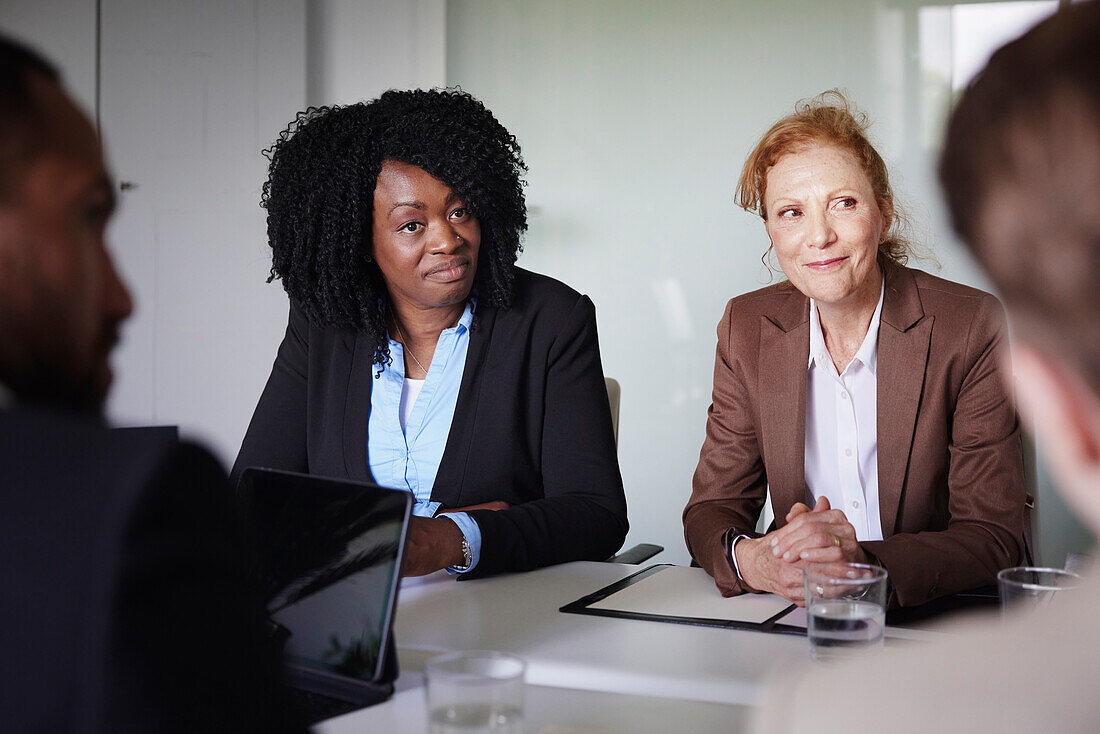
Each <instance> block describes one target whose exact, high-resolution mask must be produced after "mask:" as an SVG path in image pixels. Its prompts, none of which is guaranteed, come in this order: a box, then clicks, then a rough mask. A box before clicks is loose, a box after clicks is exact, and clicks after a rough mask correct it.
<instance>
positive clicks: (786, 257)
mask: <svg viewBox="0 0 1100 734" xmlns="http://www.w3.org/2000/svg"><path fill="white" fill-rule="evenodd" d="M764 206H765V211H766V212H767V222H766V225H765V226H766V228H767V231H768V236H769V237H770V238H771V241H772V246H773V247H774V248H775V254H776V257H777V258H778V259H779V266H780V268H782V269H783V273H784V275H786V276H787V278H788V279H789V280H790V281H791V283H792V284H793V285H794V286H795V287H796V288H797V289H798V290H799V291H801V292H802V293H803V294H805V295H806V296H809V297H811V298H813V299H815V300H816V301H818V302H819V303H827V304H836V305H843V304H845V303H849V302H854V303H860V302H862V301H864V300H866V299H867V298H868V297H870V296H871V295H873V296H874V298H876V299H877V296H878V294H877V289H878V288H879V283H880V281H879V270H878V265H877V259H876V258H877V255H878V246H879V243H880V242H881V241H882V238H883V237H884V236H885V234H886V231H887V229H888V228H889V226H890V222H889V219H888V218H887V217H886V216H884V214H883V213H882V212H880V211H879V207H878V203H877V202H876V201H875V195H874V190H873V189H872V188H871V181H870V179H868V177H867V175H866V174H865V173H864V172H863V168H862V167H861V166H860V164H859V161H858V160H857V159H856V157H855V156H854V155H853V154H852V153H850V152H848V151H847V150H843V149H841V148H837V147H834V146H831V145H812V146H810V147H807V148H804V149H802V150H799V151H796V152H793V153H788V154H787V155H785V156H783V157H782V158H780V159H779V161H778V162H776V164H775V165H774V166H772V168H771V169H770V170H769V171H768V174H767V188H766V193H765V197H764ZM872 290H874V291H876V292H875V293H874V294H871V293H870V291H872Z"/></svg>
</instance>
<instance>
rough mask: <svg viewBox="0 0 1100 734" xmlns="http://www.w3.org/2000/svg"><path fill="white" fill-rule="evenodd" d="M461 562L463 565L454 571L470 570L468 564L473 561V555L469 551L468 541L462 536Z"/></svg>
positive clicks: (456, 567)
mask: <svg viewBox="0 0 1100 734" xmlns="http://www.w3.org/2000/svg"><path fill="white" fill-rule="evenodd" d="M462 560H463V561H464V563H463V564H462V565H461V566H455V567H454V569H455V570H456V571H467V570H469V568H470V564H471V563H473V561H474V554H473V552H472V551H471V550H470V541H468V540H466V536H465V535H463V536H462Z"/></svg>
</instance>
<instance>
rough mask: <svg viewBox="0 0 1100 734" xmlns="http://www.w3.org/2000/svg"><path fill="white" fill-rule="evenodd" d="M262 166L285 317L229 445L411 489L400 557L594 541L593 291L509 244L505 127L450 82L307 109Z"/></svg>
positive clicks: (602, 435) (604, 534) (611, 447)
mask: <svg viewBox="0 0 1100 734" xmlns="http://www.w3.org/2000/svg"><path fill="white" fill-rule="evenodd" d="M270 158H271V168H270V173H269V177H268V180H267V182H266V183H265V184H264V191H263V198H262V203H263V206H264V207H266V209H267V212H268V216H267V223H268V238H269V241H270V245H271V249H272V253H273V256H272V267H271V278H279V279H281V280H282V281H283V286H284V288H285V289H286V291H287V294H288V295H289V297H290V319H289V324H288V326H287V331H286V336H285V338H284V339H283V343H282V345H281V346H280V347H279V352H278V355H277V357H276V359H275V365H274V367H273V369H272V372H271V377H270V378H269V379H268V382H267V387H266V388H265V389H264V392H263V395H262V396H261V398H260V402H259V405H258V406H257V407H256V412H255V414H254V415H253V417H252V422H251V424H250V425H249V428H248V433H247V434H246V435H245V439H244V444H243V445H242V447H241V451H240V454H239V455H238V456H237V461H236V464H235V466H234V470H233V473H234V477H237V476H239V474H240V472H241V471H243V469H244V468H245V467H248V466H255V465H259V466H267V467H274V468H281V469H287V470H292V471H300V472H308V473H311V474H318V475H325V476H334V477H347V478H351V479H359V480H373V481H375V482H377V483H379V484H382V485H383V486H390V487H397V488H402V489H407V490H408V491H410V492H412V493H413V494H414V496H415V497H416V505H415V511H414V514H415V515H416V516H417V517H414V518H413V524H412V527H411V530H410V540H409V548H408V552H407V557H406V565H405V574H406V575H409V576H415V575H421V574H425V573H431V572H433V571H437V570H439V569H443V568H447V569H448V570H450V571H451V572H453V573H462V574H464V575H466V576H471V577H472V576H484V575H486V574H490V573H497V572H501V571H520V570H528V569H532V568H537V567H540V566H545V565H549V564H553V563H561V562H564V561H572V560H583V559H588V560H597V559H602V558H606V557H607V556H609V555H611V554H612V553H614V552H615V550H617V549H618V547H619V546H620V545H621V544H622V541H623V538H624V537H625V534H626V529H627V520H626V501H625V499H624V496H623V486H622V478H621V476H620V474H619V467H618V461H617V459H616V455H615V442H614V436H613V433H612V427H611V415H610V410H609V408H608V402H607V394H606V391H605V387H604V379H603V369H602V367H601V365H600V352H599V343H598V340H597V336H596V318H595V309H594V307H593V305H592V302H591V301H590V300H589V299H588V297H587V296H583V295H580V294H579V293H577V292H576V291H574V290H572V289H571V288H569V287H568V286H566V285H564V284H562V283H560V282H558V281H555V280H552V279H550V278H547V277H544V276H541V275H536V274H535V273H531V272H527V271H525V270H522V269H520V268H517V267H516V266H515V262H516V257H517V255H518V253H519V249H520V236H521V235H522V233H523V232H524V231H525V230H526V228H527V215H526V205H525V203H524V198H523V188H522V186H523V181H522V179H521V175H522V174H523V173H524V172H525V171H526V166H525V164H524V162H523V158H522V156H521V154H520V149H519V145H518V144H517V142H516V139H515V137H514V136H512V135H511V134H510V133H509V132H508V131H507V130H506V129H505V128H504V127H503V126H502V125H501V124H500V123H499V122H498V121H497V120H496V118H495V117H494V116H493V114H492V113H491V112H489V110H487V109H486V108H485V107H484V105H482V104H481V103H480V102H479V101H477V100H476V99H474V98H473V97H471V96H470V95H469V94H466V93H465V92H462V91H459V90H433V91H419V90H418V91H402V92H399V91H389V92H386V93H385V94H383V95H382V96H381V97H379V98H378V99H376V100H374V101H371V102H367V103H359V104H354V105H349V106H346V107H322V108H311V109H309V110H307V111H306V112H304V113H301V114H299V116H298V118H297V119H296V120H295V121H294V122H293V123H291V125H290V126H289V127H288V129H287V130H286V131H285V132H284V133H283V134H282V135H281V136H280V137H279V140H277V141H276V143H275V145H274V146H273V147H272V149H271V151H270Z"/></svg>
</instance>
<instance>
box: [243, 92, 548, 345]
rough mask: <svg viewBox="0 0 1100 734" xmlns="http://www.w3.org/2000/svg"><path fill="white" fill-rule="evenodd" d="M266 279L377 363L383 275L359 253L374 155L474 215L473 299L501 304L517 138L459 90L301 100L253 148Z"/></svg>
mask: <svg viewBox="0 0 1100 734" xmlns="http://www.w3.org/2000/svg"><path fill="white" fill-rule="evenodd" d="M265 153H266V154H267V155H268V157H269V158H270V160H271V167H270V170H269V173H268V179H267V182H266V183H265V184H264V187H263V195H262V197H261V205H262V206H264V207H265V208H266V209H267V235H268V243H269V244H270V245H271V250H272V264H271V278H269V280H271V279H274V278H280V279H282V281H283V287H284V288H285V289H286V292H287V294H288V295H289V296H290V298H291V300H292V301H294V302H295V303H296V304H297V305H298V306H299V307H300V308H301V309H302V310H303V311H304V312H305V313H306V315H307V316H308V317H309V318H310V319H311V320H313V321H314V322H316V323H321V324H326V325H332V326H346V327H353V328H357V329H360V330H361V331H362V332H363V333H364V335H365V336H366V337H367V338H368V339H369V340H370V341H371V347H372V350H371V353H372V355H373V360H374V362H375V363H378V364H385V363H388V362H389V341H388V339H387V336H386V326H385V318H386V309H387V308H388V307H389V303H388V302H389V298H388V295H387V291H386V287H385V282H384V281H383V279H382V275H381V272H380V271H379V269H378V266H377V264H376V263H373V262H369V261H368V260H367V257H366V256H367V254H368V253H369V249H370V248H369V244H370V236H371V227H372V221H373V212H374V187H375V183H376V182H377V180H378V173H379V171H380V170H381V167H382V162H383V161H384V160H394V161H399V162H402V163H408V164H410V165H414V166H417V167H419V168H421V169H423V170H424V171H426V172H427V173H429V174H431V175H432V176H434V177H435V178H437V179H439V180H440V181H442V182H443V183H445V184H446V185H447V186H448V187H449V188H450V189H451V190H452V191H454V192H455V193H456V194H457V195H458V196H460V197H461V198H462V200H463V202H465V204H466V206H468V207H469V209H470V211H471V212H473V213H474V215H476V216H477V218H478V221H479V224H480V226H481V247H480V255H479V257H478V268H477V274H476V276H475V279H474V291H473V292H474V294H475V295H476V296H477V298H478V302H479V304H485V305H487V306H494V307H497V308H507V307H508V306H510V305H511V302H512V287H513V281H514V277H515V262H516V257H517V256H518V254H519V251H520V237H521V236H522V234H523V232H524V231H525V230H526V229H527V208H526V204H525V202H524V198H523V184H524V181H523V180H522V178H521V176H522V175H523V173H524V172H525V171H526V170H527V167H526V165H525V164H524V162H523V157H522V155H521V153H520V148H519V144H518V143H517V142H516V139H515V137H514V136H513V135H512V134H511V133H509V132H508V131H507V130H506V129H505V128H504V126H503V125H501V124H500V122H498V121H497V119H496V118H495V117H494V116H493V114H492V113H491V112H490V111H489V110H487V109H486V108H485V106H484V105H483V104H482V103H481V102H479V101H478V100H476V99H474V98H473V97H472V96H470V95H469V94H467V93H466V92H463V91H462V90H460V89H444V90H431V91H424V90H415V91H393V90H391V91H388V92H386V93H385V94H383V95H382V96H381V97H379V98H378V99H376V100H373V101H370V102H361V103H358V104H352V105H347V106H333V107H317V108H312V107H311V108H310V109H308V110H306V111H305V112H301V113H299V114H298V116H297V118H296V119H295V120H294V121H293V122H292V123H291V124H290V125H289V126H288V128H287V129H286V130H285V131H284V132H283V133H282V134H281V135H280V136H279V139H278V140H276V141H275V144H274V145H273V146H272V147H271V148H270V149H269V150H268V151H265Z"/></svg>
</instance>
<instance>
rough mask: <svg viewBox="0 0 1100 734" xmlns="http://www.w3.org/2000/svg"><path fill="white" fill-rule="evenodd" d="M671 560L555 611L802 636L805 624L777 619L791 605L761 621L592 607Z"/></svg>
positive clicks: (791, 608) (792, 608) (669, 564)
mask: <svg viewBox="0 0 1100 734" xmlns="http://www.w3.org/2000/svg"><path fill="white" fill-rule="evenodd" d="M672 565H673V564H671V563H658V564H656V565H654V566H649V567H648V568H644V569H642V570H641V571H638V572H637V573H634V574H631V575H630V576H627V577H626V578H625V579H620V580H619V581H616V582H615V583H613V584H609V585H607V586H605V587H603V588H602V589H599V590H598V591H594V592H592V593H591V594H588V595H587V596H582V597H581V598H580V599H577V600H576V601H572V602H569V603H568V604H566V605H565V606H563V607H560V608H559V609H558V611H560V612H565V613H566V614H590V615H593V616H596V617H614V618H616V619H640V620H644V621H647V622H665V623H671V624H689V625H693V626H696V627H720V628H724V629H736V630H752V631H753V632H770V633H772V634H781V635H800V636H802V637H805V636H806V628H805V627H797V626H793V625H789V624H782V623H781V622H780V620H781V619H783V618H784V617H786V616H787V615H788V614H790V613H791V612H792V611H794V610H795V609H796V608H797V607H796V606H795V605H794V604H791V605H790V606H788V607H786V608H785V609H783V610H782V611H780V612H777V613H776V614H774V615H772V616H771V617H769V618H767V619H766V620H764V621H763V622H740V621H737V620H731V619H714V618H712V617H676V616H672V615H667V614H646V613H642V612H629V611H624V610H619V609H602V608H594V607H592V606H591V605H592V604H595V603H596V602H598V601H602V600H604V599H606V598H607V597H609V596H611V595H612V594H615V593H617V592H619V591H622V590H623V589H625V588H627V587H628V586H632V585H634V584H636V583H638V582H639V581H642V580H644V579H646V578H648V577H649V576H652V575H653V574H655V573H657V572H659V571H661V570H662V569H664V568H668V567H669V566H672Z"/></svg>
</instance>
